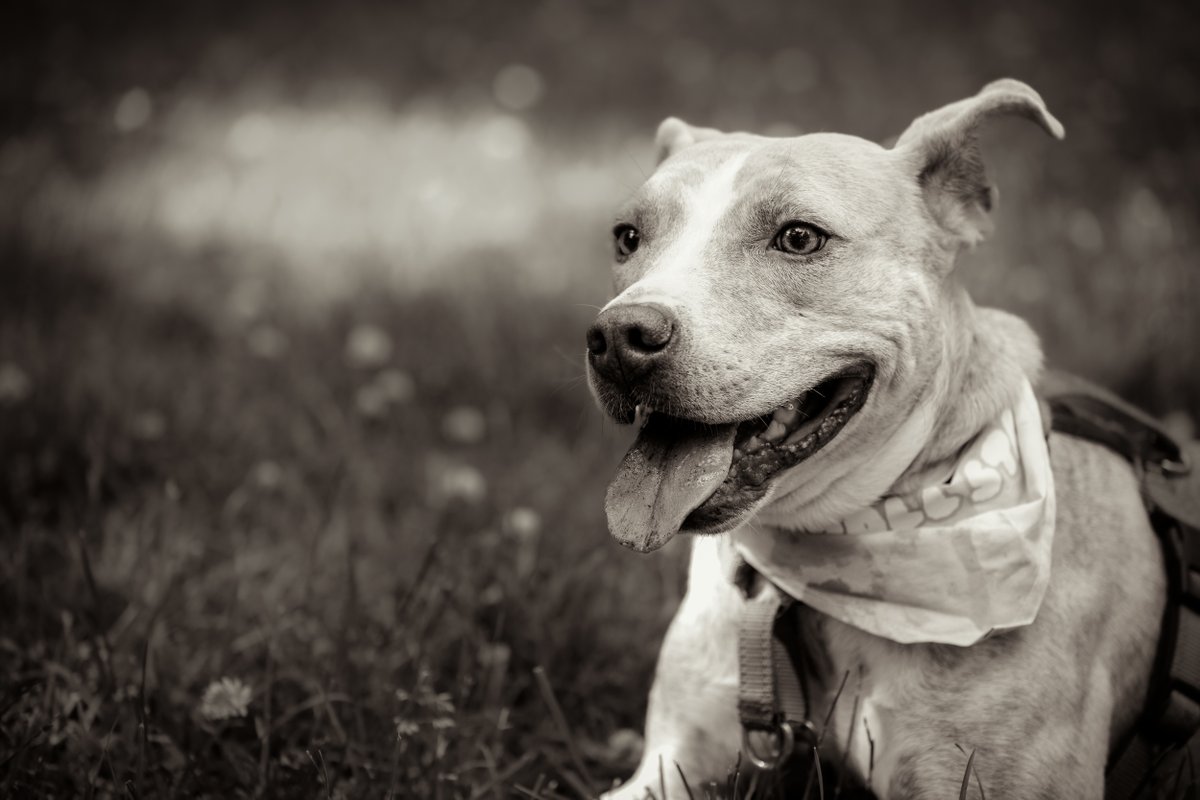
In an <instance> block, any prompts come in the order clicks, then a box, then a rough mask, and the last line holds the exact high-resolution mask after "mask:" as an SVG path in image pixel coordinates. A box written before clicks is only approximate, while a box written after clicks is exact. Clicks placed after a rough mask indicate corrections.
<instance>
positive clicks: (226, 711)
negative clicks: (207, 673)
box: [200, 678, 252, 720]
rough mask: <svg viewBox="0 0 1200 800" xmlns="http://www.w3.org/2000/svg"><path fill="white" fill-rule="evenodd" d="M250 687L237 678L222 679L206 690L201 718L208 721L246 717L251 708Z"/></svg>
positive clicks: (201, 702) (201, 704) (201, 703)
mask: <svg viewBox="0 0 1200 800" xmlns="http://www.w3.org/2000/svg"><path fill="white" fill-rule="evenodd" d="M251 694H252V692H251V690H250V687H249V686H247V685H246V684H244V683H242V682H241V681H240V680H239V679H237V678H221V679H220V680H216V681H213V682H212V683H210V684H209V685H208V688H207V689H205V690H204V698H203V699H202V700H201V701H200V716H202V717H204V718H205V719H207V720H221V719H230V718H231V717H244V716H246V712H247V710H248V709H249V706H250V696H251Z"/></svg>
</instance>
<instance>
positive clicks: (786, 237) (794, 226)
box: [771, 222, 829, 256]
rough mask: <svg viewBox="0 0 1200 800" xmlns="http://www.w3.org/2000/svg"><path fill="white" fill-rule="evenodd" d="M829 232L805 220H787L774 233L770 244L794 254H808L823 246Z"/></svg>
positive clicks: (827, 239)
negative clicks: (777, 231) (786, 222)
mask: <svg viewBox="0 0 1200 800" xmlns="http://www.w3.org/2000/svg"><path fill="white" fill-rule="evenodd" d="M827 241H829V234H827V233H825V231H823V230H821V229H820V228H818V227H816V226H815V225H809V224H808V223H807V222H789V223H788V224H787V225H784V226H783V227H782V228H780V230H779V233H777V234H775V238H774V240H772V242H771V246H772V247H774V248H775V249H776V250H782V251H783V252H785V253H791V254H792V255H794V256H810V255H812V254H813V253H815V252H817V251H818V250H820V249H821V248H822V247H824V246H825V243H826V242H827Z"/></svg>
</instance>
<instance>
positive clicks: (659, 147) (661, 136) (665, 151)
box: [654, 117, 721, 164]
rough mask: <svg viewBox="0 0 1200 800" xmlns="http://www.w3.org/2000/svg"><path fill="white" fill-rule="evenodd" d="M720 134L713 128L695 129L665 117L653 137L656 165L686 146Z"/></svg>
mask: <svg viewBox="0 0 1200 800" xmlns="http://www.w3.org/2000/svg"><path fill="white" fill-rule="evenodd" d="M720 134H721V132H720V131H718V130H717V129H715V128H697V127H695V126H694V125H688V124H687V123H686V122H684V121H683V120H681V119H680V118H679V117H667V118H666V119H664V120H663V121H662V123H661V124H660V125H659V126H658V133H656V134H655V135H654V152H655V158H656V160H657V163H659V164H661V163H662V162H664V161H666V160H667V159H668V158H670V157H671V156H673V155H675V154H676V153H678V152H679V151H680V150H682V149H683V148H685V147H687V146H688V145H693V144H695V143H696V142H702V141H704V140H705V139H711V138H712V137H714V136H719V135H720Z"/></svg>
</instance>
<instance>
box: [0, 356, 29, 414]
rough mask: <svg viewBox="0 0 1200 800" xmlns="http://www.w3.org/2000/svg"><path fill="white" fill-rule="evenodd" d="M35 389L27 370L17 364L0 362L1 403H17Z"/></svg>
mask: <svg viewBox="0 0 1200 800" xmlns="http://www.w3.org/2000/svg"><path fill="white" fill-rule="evenodd" d="M32 389H33V383H32V382H31V381H30V380H29V376H28V375H26V374H25V370H23V369H21V368H20V367H18V366H17V365H16V364H0V405H10V404H12V405H15V404H17V403H19V402H21V401H22V400H24V399H25V398H26V397H28V396H29V392H30V391H31V390H32Z"/></svg>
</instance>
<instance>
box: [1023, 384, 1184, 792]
mask: <svg viewBox="0 0 1200 800" xmlns="http://www.w3.org/2000/svg"><path fill="white" fill-rule="evenodd" d="M1043 396H1044V397H1045V399H1046V401H1047V402H1048V404H1049V407H1050V409H1051V426H1050V427H1051V429H1052V430H1054V431H1058V432H1059V433H1065V434H1068V435H1071V436H1076V437H1079V438H1082V439H1086V440H1088V441H1092V442H1097V443H1099V444H1103V445H1105V446H1107V447H1109V448H1110V449H1112V450H1114V451H1115V452H1117V453H1118V454H1120V455H1122V456H1124V457H1125V459H1126V460H1128V461H1129V462H1130V464H1131V465H1132V466H1133V469H1134V472H1136V473H1137V475H1138V479H1139V481H1140V483H1141V485H1142V493H1143V497H1144V500H1145V504H1146V508H1147V511H1148V512H1149V515H1150V523H1151V527H1152V528H1153V529H1154V533H1155V534H1156V535H1157V536H1158V539H1159V542H1160V544H1161V546H1162V552H1163V561H1164V563H1165V565H1166V571H1167V602H1166V606H1165V608H1164V611H1163V620H1162V628H1161V633H1160V634H1159V642H1158V651H1157V653H1156V654H1155V659H1154V666H1153V668H1152V670H1151V674H1150V688H1149V691H1148V693H1147V697H1146V702H1145V706H1144V708H1143V711H1142V714H1141V716H1140V717H1139V719H1138V721H1137V723H1136V724H1135V726H1134V729H1133V730H1132V731H1131V732H1130V733H1129V734H1128V735H1127V736H1126V737H1125V740H1124V741H1122V742H1120V743H1119V744H1118V745H1117V747H1115V748H1114V749H1113V751H1112V752H1111V753H1110V754H1109V762H1108V768H1107V769H1106V771H1105V787H1104V796H1105V798H1107V800H1132V799H1133V798H1137V797H1141V796H1143V795H1144V794H1145V793H1146V791H1147V790H1148V789H1153V788H1154V782H1155V780H1156V779H1157V778H1159V777H1161V776H1160V775H1159V774H1158V773H1159V772H1162V770H1160V769H1159V768H1160V767H1162V766H1163V765H1164V764H1165V763H1166V762H1167V761H1168V760H1169V759H1172V758H1174V757H1180V756H1181V753H1182V751H1183V750H1185V749H1187V748H1188V747H1189V744H1190V743H1191V742H1192V741H1194V740H1196V738H1197V736H1198V735H1200V476H1198V475H1195V474H1194V473H1193V472H1192V461H1193V459H1192V458H1191V457H1190V455H1189V452H1188V447H1185V446H1182V445H1180V444H1179V443H1178V442H1177V441H1175V440H1174V439H1173V438H1172V437H1171V435H1170V434H1169V433H1168V432H1167V431H1166V430H1164V429H1163V428H1162V427H1161V426H1160V425H1159V424H1158V422H1157V421H1156V420H1154V419H1153V418H1151V417H1150V416H1149V415H1147V414H1145V413H1144V412H1142V411H1141V410H1139V409H1137V408H1135V407H1133V406H1131V405H1129V404H1128V403H1125V402H1124V401H1123V400H1121V399H1120V398H1117V397H1116V396H1114V395H1112V394H1111V393H1109V392H1107V391H1105V390H1103V389H1100V388H1099V387H1096V386H1093V385H1091V384H1088V383H1087V382H1085V381H1081V380H1080V379H1078V378H1071V377H1064V376H1062V375H1052V376H1050V379H1049V380H1047V381H1046V382H1045V385H1044V386H1043ZM1190 447H1191V448H1192V450H1193V451H1195V449H1196V444H1195V443H1192V444H1191V445H1190ZM1160 788H1161V787H1160Z"/></svg>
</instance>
